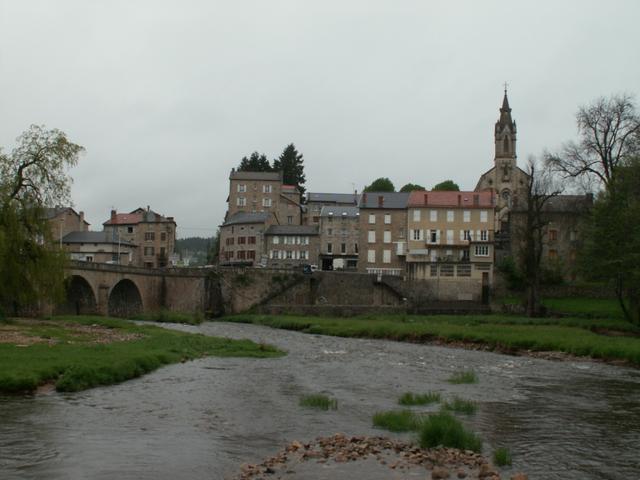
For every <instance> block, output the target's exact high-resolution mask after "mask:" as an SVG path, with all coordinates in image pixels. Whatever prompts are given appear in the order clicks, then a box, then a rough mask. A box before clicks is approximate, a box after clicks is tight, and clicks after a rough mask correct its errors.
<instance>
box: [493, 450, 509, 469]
mask: <svg viewBox="0 0 640 480" xmlns="http://www.w3.org/2000/svg"><path fill="white" fill-rule="evenodd" d="M493 463H494V464H496V465H497V466H499V467H504V466H505V465H511V452H510V451H509V449H508V448H505V447H500V448H497V449H496V451H495V452H493Z"/></svg>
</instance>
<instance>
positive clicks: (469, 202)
mask: <svg viewBox="0 0 640 480" xmlns="http://www.w3.org/2000/svg"><path fill="white" fill-rule="evenodd" d="M474 198H477V200H476V201H474ZM494 206H495V196H494V193H493V192H491V191H484V192H453V191H452V192H449V191H431V192H411V195H410V196H409V207H461V208H493V207H494Z"/></svg>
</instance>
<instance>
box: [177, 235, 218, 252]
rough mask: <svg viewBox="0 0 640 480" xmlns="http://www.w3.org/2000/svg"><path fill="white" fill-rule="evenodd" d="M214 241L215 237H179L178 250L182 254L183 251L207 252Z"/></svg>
mask: <svg viewBox="0 0 640 480" xmlns="http://www.w3.org/2000/svg"><path fill="white" fill-rule="evenodd" d="M212 242H213V237H187V238H179V239H177V240H176V252H177V253H179V254H181V255H182V253H183V252H187V251H188V252H190V253H195V252H204V253H206V252H207V251H208V250H209V248H210V246H211V243H212Z"/></svg>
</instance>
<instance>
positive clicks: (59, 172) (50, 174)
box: [0, 125, 83, 313]
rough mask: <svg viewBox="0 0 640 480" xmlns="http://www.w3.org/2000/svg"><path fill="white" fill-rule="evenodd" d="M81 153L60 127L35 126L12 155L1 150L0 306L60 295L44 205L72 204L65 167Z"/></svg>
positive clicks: (59, 260)
mask: <svg viewBox="0 0 640 480" xmlns="http://www.w3.org/2000/svg"><path fill="white" fill-rule="evenodd" d="M82 151H83V148H82V147H81V146H80V145H76V144H74V143H72V142H70V141H69V140H68V139H67V137H66V135H65V134H64V133H63V132H61V131H60V130H46V129H45V128H44V127H42V126H37V125H32V126H31V127H30V128H29V129H28V130H27V131H26V132H24V133H23V134H22V135H21V136H20V137H18V139H17V146H16V147H15V148H14V149H13V151H12V152H11V153H10V154H8V155H6V154H3V153H2V152H1V151H0V308H7V307H13V309H14V311H16V310H17V309H18V308H19V307H20V306H24V305H27V304H34V303H35V302H38V301H41V300H51V301H54V300H57V299H59V298H60V297H61V295H62V293H63V281H62V280H63V278H64V273H63V270H62V268H63V266H64V256H63V254H62V252H60V251H56V250H55V249H53V248H52V247H51V245H52V244H53V242H52V241H51V231H50V228H49V224H48V222H47V220H46V219H45V217H44V208H45V207H48V206H55V205H61V204H68V203H70V185H71V178H70V177H69V175H68V174H67V170H68V168H69V167H71V166H74V165H75V164H76V163H77V160H78V156H79V154H80V153H81V152H82ZM14 313H15V312H14Z"/></svg>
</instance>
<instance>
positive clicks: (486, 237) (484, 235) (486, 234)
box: [480, 230, 489, 242]
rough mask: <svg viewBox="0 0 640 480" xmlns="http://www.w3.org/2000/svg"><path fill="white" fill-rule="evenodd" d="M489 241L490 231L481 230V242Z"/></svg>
mask: <svg viewBox="0 0 640 480" xmlns="http://www.w3.org/2000/svg"><path fill="white" fill-rule="evenodd" d="M488 240H489V231H488V230H480V241H481V242H486V241H488Z"/></svg>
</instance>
